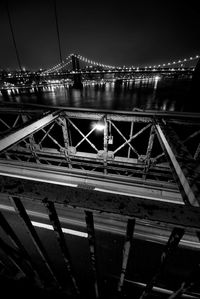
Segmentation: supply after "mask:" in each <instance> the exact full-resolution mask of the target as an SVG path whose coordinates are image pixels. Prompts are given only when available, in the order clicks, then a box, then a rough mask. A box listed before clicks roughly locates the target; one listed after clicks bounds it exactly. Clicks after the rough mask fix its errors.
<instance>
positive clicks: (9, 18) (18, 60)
mask: <svg viewBox="0 0 200 299" xmlns="http://www.w3.org/2000/svg"><path fill="white" fill-rule="evenodd" d="M6 12H7V16H8V21H9V25H10V31H11V34H12V39H13V44H14V48H15V53H16V57H17V62H18V65H19V69H20V71H21V72H22V65H21V62H20V58H19V52H18V49H17V43H16V40H15V34H14V30H13V26H12V22H11V17H10V12H9V7H8V3H6Z"/></svg>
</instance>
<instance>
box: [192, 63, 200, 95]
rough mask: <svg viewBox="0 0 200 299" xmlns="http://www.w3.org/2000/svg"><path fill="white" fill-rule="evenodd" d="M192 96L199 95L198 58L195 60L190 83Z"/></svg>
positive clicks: (199, 69)
mask: <svg viewBox="0 0 200 299" xmlns="http://www.w3.org/2000/svg"><path fill="white" fill-rule="evenodd" d="M191 93H192V96H194V97H196V96H200V59H199V60H198V61H197V64H196V67H195V70H194V73H193V76H192V84H191Z"/></svg>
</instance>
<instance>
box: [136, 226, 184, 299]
mask: <svg viewBox="0 0 200 299" xmlns="http://www.w3.org/2000/svg"><path fill="white" fill-rule="evenodd" d="M184 233H185V230H184V229H181V228H174V229H173V230H172V233H171V235H170V237H169V240H168V242H167V244H166V246H165V248H164V250H163V252H162V255H161V258H160V265H159V266H158V269H157V271H156V273H155V274H154V276H153V277H152V278H151V280H150V281H149V282H148V283H147V285H146V287H145V289H144V291H143V293H142V295H141V296H140V298H139V299H144V298H146V297H148V296H149V294H150V293H151V291H152V289H153V287H154V285H155V283H156V281H157V279H158V277H159V276H160V275H161V274H162V272H163V270H164V268H165V265H166V264H167V261H168V259H169V257H170V256H171V254H172V253H173V252H174V251H175V249H176V248H177V247H178V244H179V242H180V240H181V238H182V237H183V235H184Z"/></svg>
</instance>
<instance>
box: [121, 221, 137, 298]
mask: <svg viewBox="0 0 200 299" xmlns="http://www.w3.org/2000/svg"><path fill="white" fill-rule="evenodd" d="M134 227H135V219H128V222H127V227H126V237H125V242H124V248H123V259H122V268H121V274H120V279H119V283H118V292H121V291H122V288H123V285H124V278H125V274H126V269H127V264H128V258H129V254H130V249H131V241H132V238H133V232H134Z"/></svg>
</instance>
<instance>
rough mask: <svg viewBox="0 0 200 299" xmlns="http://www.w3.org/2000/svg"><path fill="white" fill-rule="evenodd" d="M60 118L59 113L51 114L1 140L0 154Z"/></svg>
mask: <svg viewBox="0 0 200 299" xmlns="http://www.w3.org/2000/svg"><path fill="white" fill-rule="evenodd" d="M57 117H58V112H55V113H50V114H48V115H46V116H44V117H43V118H40V119H39V120H36V121H34V122H32V123H31V124H28V125H26V126H25V127H23V128H21V129H18V130H17V131H15V132H14V133H11V134H9V135H7V136H5V137H3V138H1V139H0V152H1V151H3V150H5V149H7V148H8V147H10V146H12V145H14V144H15V143H16V142H18V141H20V140H22V139H23V138H26V137H27V136H29V135H30V134H33V133H34V132H36V131H38V130H40V129H41V128H43V127H44V126H46V125H48V124H49V123H51V122H52V121H53V120H55V119H56V118H57Z"/></svg>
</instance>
